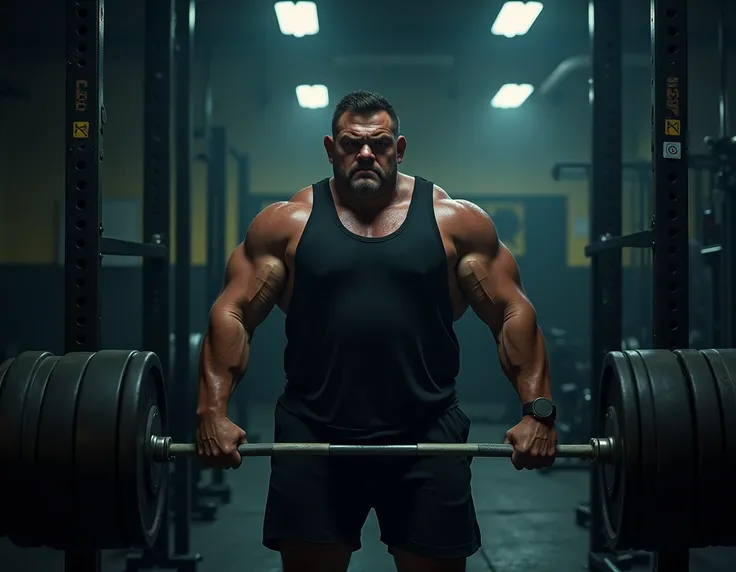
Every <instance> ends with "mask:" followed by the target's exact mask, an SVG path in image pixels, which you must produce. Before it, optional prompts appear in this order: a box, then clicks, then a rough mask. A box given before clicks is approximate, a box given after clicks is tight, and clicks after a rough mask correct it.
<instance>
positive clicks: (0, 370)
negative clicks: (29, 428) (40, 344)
mask: <svg viewBox="0 0 736 572" xmlns="http://www.w3.org/2000/svg"><path fill="white" fill-rule="evenodd" d="M11 363H13V359H12V358H11V359H6V360H5V361H4V362H3V363H0V392H2V390H3V379H5V372H6V371H8V368H9V367H10V364H11ZM2 486H4V485H3V479H2V472H0V487H2ZM5 518H6V514H5V511H4V510H0V537H1V536H5V530H6V525H5Z"/></svg>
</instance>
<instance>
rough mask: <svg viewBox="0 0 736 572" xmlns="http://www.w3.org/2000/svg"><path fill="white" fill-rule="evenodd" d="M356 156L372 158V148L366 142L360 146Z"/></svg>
mask: <svg viewBox="0 0 736 572" xmlns="http://www.w3.org/2000/svg"><path fill="white" fill-rule="evenodd" d="M358 156H359V157H360V158H361V159H372V158H373V149H371V147H370V145H368V144H367V143H366V144H365V145H363V146H362V147H361V148H360V153H358Z"/></svg>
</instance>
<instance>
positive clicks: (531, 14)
mask: <svg viewBox="0 0 736 572" xmlns="http://www.w3.org/2000/svg"><path fill="white" fill-rule="evenodd" d="M542 8H544V5H543V4H542V3H541V2H516V1H514V2H506V3H505V4H504V5H503V6H502V7H501V11H500V12H499V13H498V16H496V21H495V22H493V27H492V28H491V33H492V34H494V35H496V36H506V37H507V38H513V37H514V36H523V35H524V34H526V33H527V32H528V31H529V29H530V28H531V27H532V24H534V21H535V20H536V19H537V17H538V16H539V14H541V12H542Z"/></svg>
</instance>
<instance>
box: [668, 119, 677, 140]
mask: <svg viewBox="0 0 736 572" xmlns="http://www.w3.org/2000/svg"><path fill="white" fill-rule="evenodd" d="M664 134H665V135H674V136H675V137H677V136H678V135H679V134H680V120H679V119H665V120H664Z"/></svg>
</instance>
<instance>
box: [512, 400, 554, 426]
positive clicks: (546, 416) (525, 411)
mask: <svg viewBox="0 0 736 572" xmlns="http://www.w3.org/2000/svg"><path fill="white" fill-rule="evenodd" d="M521 414H522V415H531V416H532V417H534V419H536V420H537V421H541V422H542V423H554V422H555V418H556V417H557V408H556V407H555V406H554V404H553V403H552V402H551V401H550V400H549V399H547V398H546V397H537V398H536V399H535V400H534V401H530V402H529V403H525V404H524V405H522V406H521Z"/></svg>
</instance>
